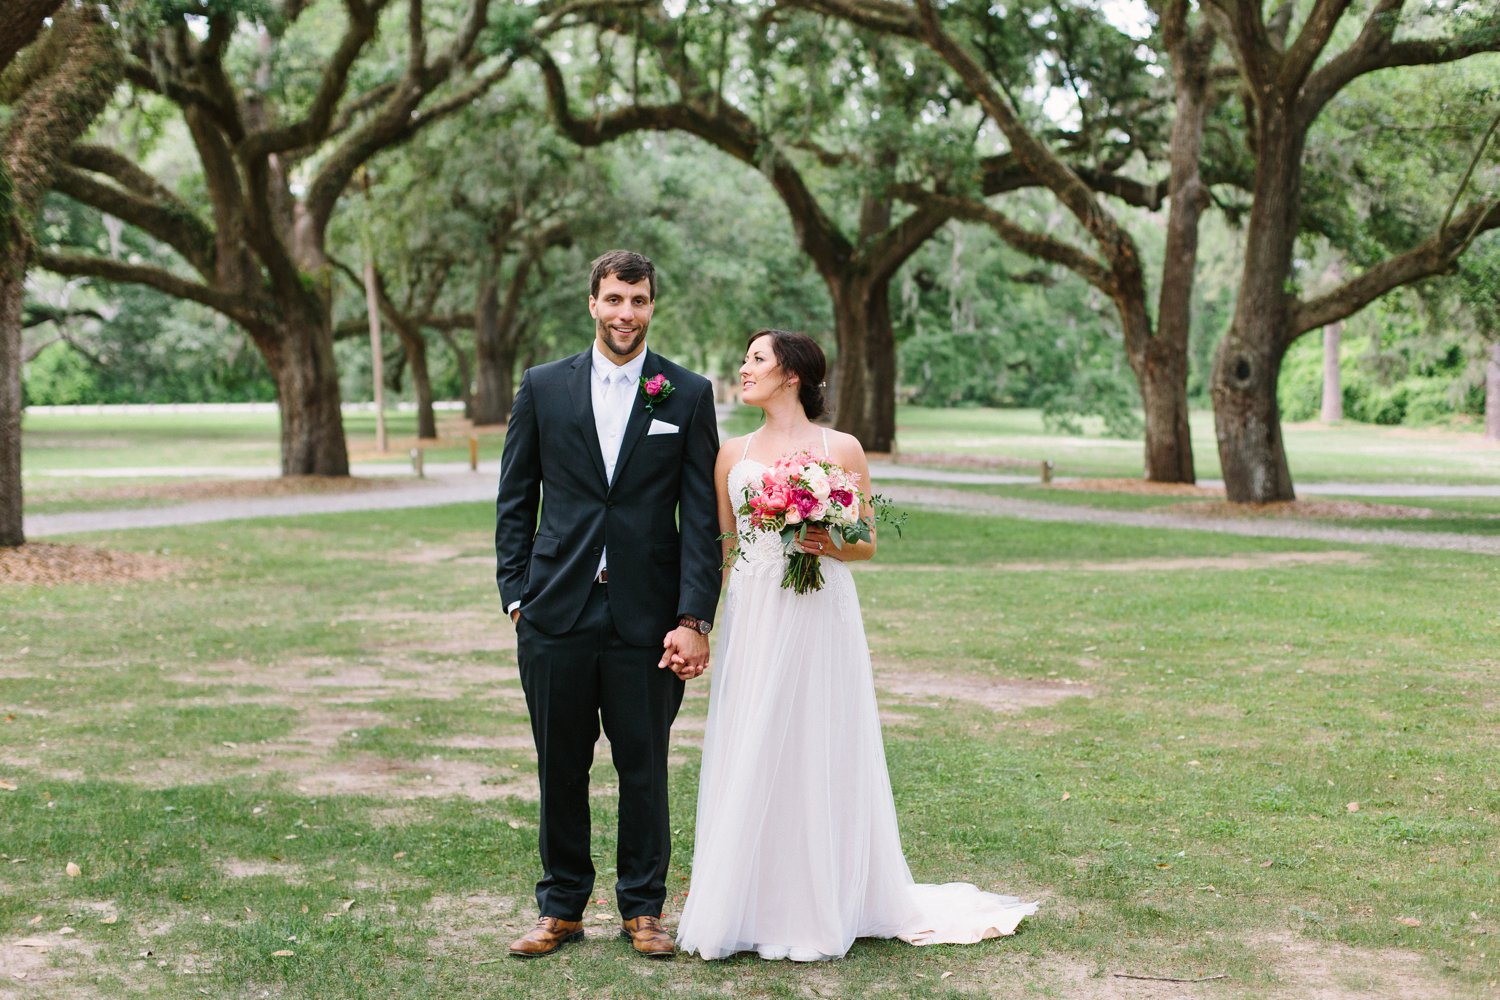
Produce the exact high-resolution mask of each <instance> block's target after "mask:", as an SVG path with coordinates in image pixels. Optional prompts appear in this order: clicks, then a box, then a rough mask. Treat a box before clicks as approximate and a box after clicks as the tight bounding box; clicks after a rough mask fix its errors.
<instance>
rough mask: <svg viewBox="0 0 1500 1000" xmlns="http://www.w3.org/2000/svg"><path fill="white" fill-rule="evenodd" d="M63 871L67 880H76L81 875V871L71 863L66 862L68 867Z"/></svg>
mask: <svg viewBox="0 0 1500 1000" xmlns="http://www.w3.org/2000/svg"><path fill="white" fill-rule="evenodd" d="M63 870H64V871H66V872H67V873H68V878H77V877H78V876H80V875H82V874H83V869H82V868H79V867H78V866H77V865H75V864H74V863H73V862H71V861H69V862H68V867H67V868H65V869H63Z"/></svg>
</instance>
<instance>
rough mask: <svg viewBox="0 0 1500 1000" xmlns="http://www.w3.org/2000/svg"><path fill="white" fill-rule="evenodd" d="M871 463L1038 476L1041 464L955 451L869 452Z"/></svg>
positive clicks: (1034, 461)
mask: <svg viewBox="0 0 1500 1000" xmlns="http://www.w3.org/2000/svg"><path fill="white" fill-rule="evenodd" d="M868 457H869V458H870V459H871V461H875V460H890V461H892V462H894V463H895V464H896V465H939V466H944V467H946V468H950V469H1032V470H1035V471H1036V472H1037V473H1038V475H1040V473H1041V465H1042V463H1041V462H1040V461H1039V460H1037V459H1034V458H1011V457H1009V456H1007V455H967V454H964V453H963V452H956V451H903V452H901V453H900V454H899V455H891V456H886V455H880V454H877V453H875V452H871V453H870V455H869V456H868Z"/></svg>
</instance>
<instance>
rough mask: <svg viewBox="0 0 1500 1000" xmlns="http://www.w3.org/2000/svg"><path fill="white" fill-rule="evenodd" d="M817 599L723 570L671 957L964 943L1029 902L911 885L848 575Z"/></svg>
mask: <svg viewBox="0 0 1500 1000" xmlns="http://www.w3.org/2000/svg"><path fill="white" fill-rule="evenodd" d="M823 562H824V566H823V571H824V577H825V584H824V587H823V589H822V590H820V591H817V592H815V593H811V594H805V595H797V594H793V593H792V592H791V591H788V590H783V589H782V588H781V586H780V566H779V561H778V562H776V563H767V562H748V563H747V562H745V561H742V562H741V563H739V564H737V565H736V567H735V570H734V572H733V573H732V574H731V577H730V585H729V591H728V597H727V600H726V605H725V610H724V613H723V614H722V615H721V616H720V619H721V624H720V628H721V633H722V634H721V637H720V640H719V647H718V650H717V652H716V655H715V665H714V669H713V671H712V672H711V675H710V676H711V678H712V681H711V683H712V688H711V691H710V696H709V710H708V724H707V729H706V731H705V734H704V743H703V767H702V774H701V778H700V784H699V791H698V824H697V837H696V842H695V846H694V851H693V871H692V883H691V887H690V890H689V893H688V899H687V904H686V907H685V908H684V910H683V913H682V919H681V921H680V922H679V926H678V946H679V947H680V948H681V949H682V950H683V951H686V952H689V953H694V954H698V955H701V956H702V957H704V958H723V957H725V956H728V955H733V954H735V953H737V952H742V951H751V952H759V953H760V954H761V955H762V956H763V957H766V958H793V959H799V960H809V961H810V960H817V959H828V958H837V957H840V956H842V955H843V954H844V953H846V952H847V951H848V950H849V947H850V945H852V944H853V943H854V940H855V939H856V938H860V937H882V938H890V937H900V938H903V939H905V940H908V941H911V942H912V943H914V944H932V943H938V942H948V943H966V942H971V941H978V940H981V939H982V938H986V937H995V936H997V935H1002V934H1009V933H1011V932H1013V931H1014V930H1015V928H1016V925H1017V924H1018V923H1020V921H1021V919H1022V918H1023V917H1024V916H1026V915H1028V914H1030V913H1033V912H1035V910H1036V904H1035V903H1023V902H1021V901H1020V900H1017V899H1015V898H1013V897H1007V896H997V895H995V894H993V893H987V892H981V891H980V890H978V889H977V888H975V887H974V886H972V885H967V884H964V883H950V884H947V885H915V884H913V881H912V877H911V872H910V870H909V869H908V867H907V864H906V858H905V857H904V855H903V854H902V851H901V838H900V834H899V832H898V829H897V825H896V809H895V802H894V799H893V798H892V796H891V785H890V777H889V774H888V773H887V770H886V763H885V748H884V745H883V744H882V741H881V734H880V716H879V710H878V708H877V705H876V700H875V684H874V676H873V671H872V669H871V664H870V653H869V649H868V647H867V645H866V642H865V634H864V625H863V622H862V619H861V617H860V611H859V601H858V597H857V595H856V593H855V589H854V581H853V579H852V577H851V576H850V574H849V568H848V567H847V566H845V565H844V564H843V563H841V562H838V561H837V560H833V559H825V560H823Z"/></svg>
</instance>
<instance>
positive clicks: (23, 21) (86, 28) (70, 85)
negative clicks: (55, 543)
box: [0, 0, 122, 547]
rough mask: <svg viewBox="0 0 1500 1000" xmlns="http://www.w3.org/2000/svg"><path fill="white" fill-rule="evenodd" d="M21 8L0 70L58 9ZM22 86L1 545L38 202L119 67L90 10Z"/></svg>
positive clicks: (11, 222) (5, 198) (4, 176)
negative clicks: (25, 302)
mask: <svg viewBox="0 0 1500 1000" xmlns="http://www.w3.org/2000/svg"><path fill="white" fill-rule="evenodd" d="M58 6H59V5H58V4H56V3H50V4H49V3H47V2H45V0H19V2H15V3H10V4H8V5H7V7H6V9H5V11H4V13H0V71H4V70H5V68H6V66H7V64H9V63H10V61H11V59H12V57H14V56H15V55H16V53H17V52H18V51H19V50H20V49H21V48H22V47H23V46H25V45H26V44H27V43H28V42H31V41H32V39H33V38H36V37H37V32H38V30H39V29H40V28H41V25H42V18H43V17H44V16H46V15H47V14H48V13H49V12H50V11H51V10H53V9H55V8H57V7H58ZM33 54H34V56H35V58H34V59H33V60H32V63H31V65H30V67H29V71H28V72H29V79H28V80H26V81H23V82H20V83H18V82H16V81H11V85H12V86H15V87H16V88H17V89H18V90H19V91H20V92H19V94H17V95H15V98H16V99H15V101H14V106H13V107H12V108H11V109H9V111H10V113H9V114H8V115H7V116H6V119H5V121H4V123H3V126H0V546H5V547H13V546H19V545H22V544H24V543H25V541H26V533H25V530H24V525H23V522H22V499H21V360H22V359H21V325H22V303H23V300H24V297H25V293H26V271H27V269H28V267H30V265H31V262H32V258H33V255H34V254H35V251H36V234H35V230H34V226H35V221H36V216H37V214H38V210H39V208H40V206H41V202H42V198H43V197H44V196H45V194H46V192H47V188H48V186H49V185H50V184H51V183H52V179H53V177H54V175H55V173H56V170H57V165H58V162H59V160H60V158H61V156H62V155H63V154H64V153H65V152H66V151H67V149H68V147H69V146H71V145H72V144H73V142H74V141H75V140H76V139H77V138H78V137H79V136H80V135H82V134H83V132H84V130H85V129H87V128H88V127H89V124H90V123H91V122H92V121H93V120H94V118H95V116H97V115H98V114H99V112H100V111H102V110H103V108H104V105H105V103H106V102H107V101H108V100H109V97H110V95H111V94H113V93H114V89H115V86H116V84H117V83H118V81H119V79H120V75H121V72H122V64H121V60H120V53H119V50H118V49H117V48H116V46H115V40H114V33H113V29H112V28H111V27H110V26H109V25H107V24H106V23H105V22H104V21H103V19H102V17H101V16H100V13H99V10H98V8H97V7H88V6H85V7H73V6H71V5H70V6H67V7H63V8H62V9H61V10H59V11H58V13H57V15H56V17H54V18H53V21H52V26H51V28H50V29H48V30H47V31H46V33H45V34H44V35H42V36H41V38H40V40H39V41H36V42H34V43H33V48H32V49H31V50H30V51H29V52H28V57H30V56H31V55H33Z"/></svg>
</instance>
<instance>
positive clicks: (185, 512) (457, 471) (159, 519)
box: [25, 462, 1500, 555]
mask: <svg viewBox="0 0 1500 1000" xmlns="http://www.w3.org/2000/svg"><path fill="white" fill-rule="evenodd" d="M429 470H430V471H431V472H432V473H433V474H430V475H429V476H428V478H426V479H411V480H410V481H409V482H408V483H405V484H402V485H401V486H399V487H392V488H389V489H384V490H374V491H362V492H357V493H320V494H308V495H300V496H280V497H257V498H244V499H231V500H199V501H193V502H190V503H182V504H176V505H171V506H156V507H143V508H139V509H130V510H102V511H79V512H76V513H67V514H35V515H32V516H29V517H27V518H26V524H25V528H26V535H27V537H28V538H51V537H56V536H58V535H68V534H77V533H82V532H89V531H118V530H124V529H132V528H162V527H169V526H173V525H187V524H208V523H212V522H218V521H237V520H243V519H248V518H262V517H288V516H294V515H298V514H334V513H343V512H346V511H357V510H402V509H408V508H414V507H437V506H442V505H445V504H455V503H478V502H490V501H493V499H494V496H495V481H496V479H497V477H498V476H499V462H482V463H480V466H479V471H478V472H470V471H469V470H468V467H467V466H460V465H441V466H436V467H433V466H429ZM361 471H365V470H361ZM871 471H872V473H874V474H875V475H876V477H877V478H886V479H889V478H891V477H892V476H893V475H897V474H899V475H900V476H901V477H902V478H904V479H907V480H911V479H923V480H927V481H930V482H933V483H935V484H936V483H966V484H972V483H987V482H991V481H995V480H999V481H1009V477H1001V476H990V475H988V474H983V473H944V472H937V471H932V470H923V469H918V468H913V467H909V466H902V467H900V468H899V472H898V470H897V469H896V468H895V467H880V466H876V467H874V468H872V470H871ZM1025 481H1028V482H1030V481H1034V480H1025ZM881 492H882V493H884V494H886V495H888V496H890V497H891V499H892V500H894V501H896V502H897V503H899V504H906V505H911V506H917V507H927V508H931V509H933V510H949V511H958V512H962V513H971V514H993V515H996V516H1000V517H1016V518H1021V519H1023V520H1028V521H1052V522H1063V523H1068V524H1109V525H1120V526H1125V527H1135V528H1158V529H1160V528H1166V529H1172V530H1180V531H1211V532H1217V533H1220V534H1227V535H1244V536H1250V537H1255V538H1295V539H1305V540H1309V541H1320V542H1336V543H1343V544H1354V545H1393V546H1399V547H1403V548H1415V549H1442V550H1448V551H1457V552H1476V553H1481V554H1486V555H1500V537H1495V536H1489V535H1462V534H1453V533H1443V532H1426V531H1393V530H1388V529H1376V528H1359V527H1353V526H1350V527H1345V526H1342V525H1331V524H1326V523H1319V524H1312V523H1307V522H1302V521H1292V520H1285V519H1275V520H1272V519H1253V520H1252V519H1241V518H1211V517H1194V516H1188V515H1182V514H1171V513H1166V512H1147V511H1121V510H1101V509H1098V508H1091V507H1081V506H1076V505H1062V504H1050V503H1046V502H1043V501H1039V500H1019V499H1013V498H1010V497H995V496H986V495H984V494H982V493H974V492H968V491H964V490H955V489H947V488H944V487H943V486H941V485H933V486H913V485H909V484H905V483H892V484H890V485H889V486H882V487H881ZM1386 495H1388V494H1386Z"/></svg>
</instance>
